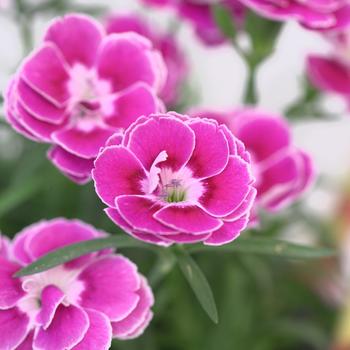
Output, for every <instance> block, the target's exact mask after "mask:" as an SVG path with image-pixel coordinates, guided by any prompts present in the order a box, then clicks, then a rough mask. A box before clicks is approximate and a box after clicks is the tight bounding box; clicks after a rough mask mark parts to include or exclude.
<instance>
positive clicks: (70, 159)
mask: <svg viewBox="0 0 350 350" xmlns="http://www.w3.org/2000/svg"><path fill="white" fill-rule="evenodd" d="M47 156H48V158H49V159H50V160H51V162H52V163H53V164H54V165H55V166H56V167H57V168H58V169H60V170H61V171H62V172H63V173H65V174H68V175H72V176H78V177H80V178H85V179H86V182H87V181H89V180H90V178H91V170H92V168H93V166H94V162H93V159H84V158H80V157H77V156H75V155H73V154H71V153H68V152H67V151H65V150H64V149H63V148H61V147H59V146H54V147H52V148H51V149H50V150H49V151H48V154H47Z"/></svg>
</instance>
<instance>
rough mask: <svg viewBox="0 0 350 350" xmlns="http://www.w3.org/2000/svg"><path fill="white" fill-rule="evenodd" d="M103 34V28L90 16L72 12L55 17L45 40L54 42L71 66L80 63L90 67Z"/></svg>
mask: <svg viewBox="0 0 350 350" xmlns="http://www.w3.org/2000/svg"><path fill="white" fill-rule="evenodd" d="M103 35H104V32H103V28H102V27H101V25H100V24H99V23H98V22H96V21H95V20H93V19H92V18H91V17H88V16H84V15H81V14H79V15H78V14H72V15H66V16H64V17H61V18H58V19H55V20H54V21H53V22H52V23H51V25H50V27H49V28H48V30H47V32H46V35H45V41H48V42H52V43H54V44H55V45H56V46H57V47H58V48H59V49H60V51H61V52H62V54H63V56H64V58H65V59H66V61H67V62H68V64H70V65H71V66H73V65H74V64H76V63H82V64H84V65H86V66H89V67H90V66H92V65H93V64H94V63H95V60H96V53H97V50H98V47H99V46H100V43H101V40H102V37H103Z"/></svg>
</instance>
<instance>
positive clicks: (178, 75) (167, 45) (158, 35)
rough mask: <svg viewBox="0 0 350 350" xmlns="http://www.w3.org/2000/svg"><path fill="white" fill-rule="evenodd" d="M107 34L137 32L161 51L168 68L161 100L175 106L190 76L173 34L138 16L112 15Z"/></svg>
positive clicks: (109, 18) (108, 21) (109, 19)
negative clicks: (154, 26) (166, 32)
mask: <svg viewBox="0 0 350 350" xmlns="http://www.w3.org/2000/svg"><path fill="white" fill-rule="evenodd" d="M106 31H107V33H109V34H111V33H124V32H129V31H130V32H135V33H138V34H140V35H142V36H144V37H146V38H148V39H149V40H150V41H151V42H152V43H153V46H154V48H156V49H157V50H159V52H160V53H161V54H162V56H163V60H164V63H165V65H166V67H167V71H168V75H167V79H166V82H165V84H164V86H163V89H162V90H161V92H160V94H159V95H160V98H161V99H162V100H163V101H164V102H165V103H166V104H167V105H175V104H176V103H177V102H178V99H179V97H180V93H181V88H182V87H183V84H184V81H185V79H186V78H187V75H188V63H187V60H186V57H185V55H184V52H183V51H182V50H181V49H180V47H179V44H178V42H177V41H176V38H175V36H174V35H172V34H170V33H169V34H165V33H162V32H160V31H159V30H156V29H153V28H152V27H151V26H150V25H149V24H148V23H147V22H146V21H145V20H144V19H142V17H140V16H138V15H136V14H124V15H118V14H116V15H112V16H110V17H108V18H107V21H106Z"/></svg>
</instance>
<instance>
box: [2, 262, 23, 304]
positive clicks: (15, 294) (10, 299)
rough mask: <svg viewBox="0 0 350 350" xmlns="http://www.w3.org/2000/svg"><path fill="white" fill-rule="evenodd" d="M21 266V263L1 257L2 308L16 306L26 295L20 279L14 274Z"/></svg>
mask: <svg viewBox="0 0 350 350" xmlns="http://www.w3.org/2000/svg"><path fill="white" fill-rule="evenodd" d="M20 268H21V266H20V265H18V264H16V263H14V262H11V261H8V260H6V259H5V258H4V257H0V286H1V288H0V309H8V308H11V307H13V306H15V305H16V303H17V301H18V300H19V299H20V298H21V297H22V296H23V295H24V292H23V290H22V288H21V282H20V280H19V279H18V278H15V277H14V276H13V275H14V274H15V272H17V271H18V270H19V269H20Z"/></svg>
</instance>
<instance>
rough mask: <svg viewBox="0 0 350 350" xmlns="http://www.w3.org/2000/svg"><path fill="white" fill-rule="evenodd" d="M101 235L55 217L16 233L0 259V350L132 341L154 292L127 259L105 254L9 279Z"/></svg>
mask: <svg viewBox="0 0 350 350" xmlns="http://www.w3.org/2000/svg"><path fill="white" fill-rule="evenodd" d="M101 236H102V237H103V236H105V233H103V232H101V231H97V230H96V229H94V228H93V227H92V226H90V225H87V224H84V223H82V222H80V221H77V220H66V219H54V220H51V221H42V222H39V223H37V224H34V225H31V226H29V227H27V228H26V229H24V230H23V231H22V232H20V233H19V234H17V235H16V237H15V238H14V241H13V243H12V244H11V246H10V255H9V256H1V257H0V285H1V288H0V332H1V341H0V349H1V350H14V349H16V350H26V349H28V350H29V349H35V350H48V349H50V350H71V349H74V350H86V349H94V350H95V349H96V350H104V349H109V347H110V345H111V340H112V337H115V338H119V339H130V338H135V337H137V336H139V335H140V334H141V333H142V332H143V331H144V329H145V328H146V327H147V325H148V324H149V322H150V320H151V318H152V311H151V309H150V308H151V306H152V305H153V294H152V291H151V289H150V288H149V286H148V283H147V281H146V279H145V278H144V277H143V276H141V275H140V274H139V273H138V271H137V267H136V266H135V265H134V264H133V263H132V262H131V261H130V260H128V259H127V258H125V257H123V256H121V255H119V254H118V255H117V254H115V253H113V251H111V250H105V251H101V252H96V253H90V254H87V255H84V256H82V257H80V258H77V259H74V260H72V261H70V262H68V263H66V264H64V265H62V266H58V267H55V268H52V269H50V270H47V271H44V272H40V273H37V274H34V275H31V276H25V277H20V278H15V277H13V275H14V273H15V272H16V271H18V270H19V269H20V268H21V267H24V266H26V265H28V264H30V263H32V262H34V261H35V260H37V259H38V258H40V257H41V256H43V255H44V254H46V253H48V252H50V251H53V250H55V249H57V248H60V247H63V246H65V245H67V244H72V243H77V242H80V241H84V240H88V239H93V238H98V237H101Z"/></svg>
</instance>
